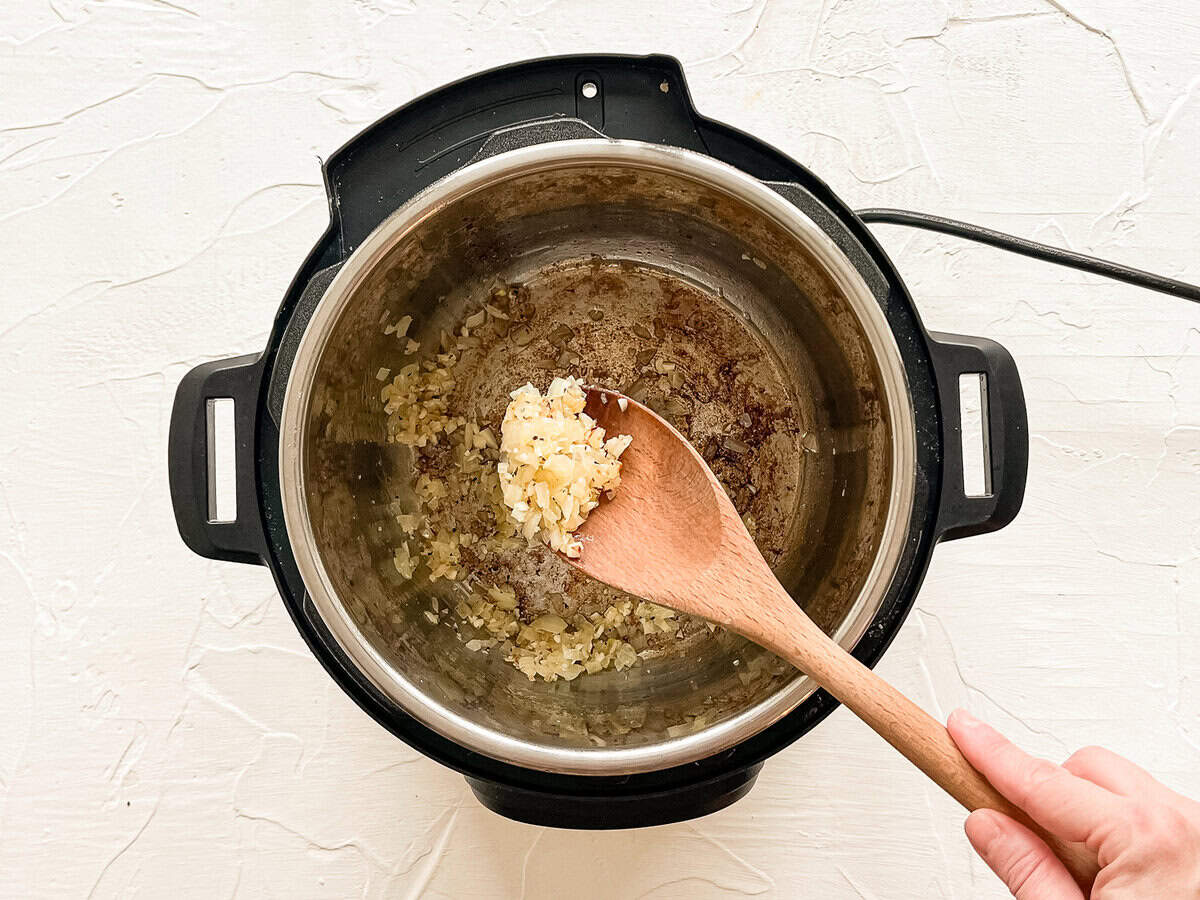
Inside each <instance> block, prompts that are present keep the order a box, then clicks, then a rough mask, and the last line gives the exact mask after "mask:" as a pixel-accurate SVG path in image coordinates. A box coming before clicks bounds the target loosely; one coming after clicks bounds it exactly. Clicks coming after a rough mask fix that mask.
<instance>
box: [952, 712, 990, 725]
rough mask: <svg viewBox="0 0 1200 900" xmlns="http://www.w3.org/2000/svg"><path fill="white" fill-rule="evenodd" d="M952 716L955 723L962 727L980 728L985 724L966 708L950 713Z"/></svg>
mask: <svg viewBox="0 0 1200 900" xmlns="http://www.w3.org/2000/svg"><path fill="white" fill-rule="evenodd" d="M950 718H952V719H953V720H954V724H956V725H958V726H960V727H962V728H978V727H979V726H980V725H982V724H983V723H982V722H980V721H979V720H978V719H977V718H975V717H974V716H973V715H971V714H970V713H969V712H967V711H966V710H965V709H956V710H955V711H954V712H952V713H950Z"/></svg>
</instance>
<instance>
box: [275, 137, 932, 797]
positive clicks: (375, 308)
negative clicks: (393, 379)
mask: <svg viewBox="0 0 1200 900" xmlns="http://www.w3.org/2000/svg"><path fill="white" fill-rule="evenodd" d="M498 283H503V284H512V285H520V286H521V288H520V289H521V290H522V291H523V292H524V296H525V298H526V300H527V301H528V303H529V304H530V305H531V308H535V309H536V311H537V315H536V317H535V318H534V319H533V320H532V321H531V322H530V323H529V329H530V332H531V340H530V341H529V343H528V344H527V345H525V346H524V347H522V348H520V349H519V350H518V351H513V350H511V349H509V350H504V351H501V350H498V349H495V348H489V347H482V348H481V349H480V350H479V351H468V352H467V356H464V359H463V362H462V369H463V374H462V375H461V377H460V378H459V386H458V387H457V388H456V395H457V398H456V399H457V402H458V403H460V404H461V405H462V406H463V408H465V409H469V410H470V411H471V412H472V413H473V414H475V415H478V416H480V417H481V420H482V421H487V422H490V423H491V424H492V425H493V426H494V427H496V428H497V429H498V425H499V413H500V412H502V411H503V408H504V404H505V403H506V402H507V393H508V391H510V390H511V389H512V388H514V387H516V386H519V385H520V384H523V383H524V382H525V381H533V382H534V383H535V384H538V385H540V386H544V385H545V383H546V382H547V381H548V380H549V377H550V376H551V375H552V374H554V373H553V372H552V371H551V369H553V368H555V366H556V365H561V363H551V362H549V361H548V357H553V355H554V353H556V352H558V350H559V348H558V346H557V344H556V343H555V341H554V338H553V335H552V334H551V333H552V332H553V330H554V329H555V328H558V327H559V326H561V325H563V324H566V325H567V327H568V328H570V330H571V333H572V338H571V340H572V344H571V349H572V350H573V352H574V354H575V357H577V358H573V359H572V361H571V362H570V363H569V369H570V371H572V372H575V373H576V374H580V375H581V376H583V377H584V378H585V379H588V380H590V381H595V382H597V383H602V384H606V385H608V386H612V387H617V388H627V387H631V386H632V387H633V388H634V389H636V390H641V391H644V392H646V394H647V399H648V401H649V402H651V403H652V405H653V404H654V403H658V404H664V403H665V402H666V397H667V396H673V397H675V398H676V401H675V404H674V405H671V406H669V410H668V411H669V412H671V414H672V415H673V416H674V417H675V420H676V424H678V425H680V426H681V427H683V428H684V430H685V433H690V435H691V436H692V438H693V440H694V442H696V443H697V445H698V446H699V447H700V448H701V450H702V452H705V455H706V456H707V457H709V458H710V459H711V460H712V464H713V466H714V470H716V471H717V473H718V475H720V476H721V477H722V479H723V480H724V481H725V483H726V487H727V488H728V489H730V492H731V495H733V496H734V497H735V499H737V500H738V502H739V508H740V509H741V508H744V509H743V511H746V512H748V513H749V514H750V516H751V517H752V520H753V522H754V526H755V527H754V531H755V536H756V540H758V542H759V545H760V548H762V549H763V551H764V554H765V555H766V556H767V557H768V559H769V560H770V561H771V562H772V564H773V566H774V567H775V570H776V573H777V574H778V575H779V577H780V579H781V581H782V582H783V583H784V585H785V586H786V587H788V589H789V590H790V591H791V592H792V594H793V596H794V597H795V598H796V600H797V601H798V602H799V603H801V604H802V605H803V606H804V608H805V609H806V610H807V611H808V612H809V614H810V615H812V616H813V618H814V619H815V620H816V621H817V622H818V623H819V624H820V625H821V626H822V627H823V628H824V629H825V630H826V631H828V632H829V633H830V634H832V635H834V636H835V637H836V639H837V640H838V641H839V642H840V643H841V644H842V645H843V646H845V647H847V648H850V647H853V645H854V644H855V643H856V641H857V640H858V639H859V638H860V637H861V636H862V634H863V633H864V631H865V630H866V628H867V626H868V625H869V623H870V622H871V620H872V618H873V616H874V615H875V613H876V612H877V611H878V609H879V606H880V603H881V602H882V600H883V598H884V596H885V594H886V591H887V589H888V585H889V582H890V579H891V577H892V575H893V572H894V570H895V567H896V565H897V562H898V559H899V556H900V552H901V549H902V544H903V542H904V540H905V535H906V533H907V523H908V521H909V515H910V511H911V506H912V497H913V486H914V478H915V475H914V452H915V451H914V446H913V442H914V425H913V413H912V407H911V402H910V397H909V392H908V389H907V385H906V381H905V375H904V368H903V365H902V362H901V359H900V354H899V351H898V349H897V347H896V344H895V341H894V339H893V337H892V334H891V332H890V330H889V329H888V326H887V323H886V321H885V319H884V317H883V315H882V312H881V310H880V308H879V307H878V304H877V302H876V301H875V299H874V298H873V296H872V294H871V293H870V291H869V290H868V288H867V285H866V283H865V282H864V281H863V279H862V277H861V276H860V274H859V273H858V272H857V270H856V269H855V267H854V266H853V264H852V263H851V262H850V260H849V259H848V258H847V257H846V256H845V254H843V253H842V252H841V250H839V249H838V248H837V246H836V245H835V244H834V243H833V242H832V241H831V240H830V238H829V237H828V236H827V235H826V234H825V233H824V232H823V231H822V230H821V229H820V228H819V227H818V226H817V225H816V224H815V223H814V222H813V221H812V220H810V219H809V218H808V217H806V216H805V215H804V214H802V213H801V212H800V211H799V210H798V209H796V208H795V207H794V206H793V205H792V204H790V203H789V202H787V201H786V200H785V199H783V198H782V197H781V196H780V195H778V194H777V193H775V192H774V191H773V190H771V189H770V188H769V187H767V186H765V185H763V184H762V183H760V182H758V181H756V180H754V179H753V178H751V177H749V176H748V175H746V174H744V173H743V172H741V171H739V170H738V169H735V168H733V167H730V166H728V165H726V164H724V163H721V162H718V161H715V160H713V159H711V158H709V157H706V156H702V155H698V154H695V153H691V152H688V151H684V150H678V149H672V148H664V147H661V146H656V145H651V144H644V143H638V142H629V141H609V140H602V139H598V140H581V141H565V142H560V143H553V144H541V145H537V146H533V147H527V148H523V149H518V150H512V151H509V152H506V153H502V154H499V155H496V156H493V157H490V158H487V159H484V160H482V161H479V162H476V163H474V164H472V165H469V166H467V167H465V168H463V169H460V170H458V171H457V172H455V173H454V174H452V175H450V176H449V177H447V178H446V179H445V180H443V181H441V182H438V183H437V184H435V185H433V186H432V187H431V188H429V189H428V190H426V191H425V192H423V193H422V194H420V195H418V196H417V197H415V198H414V199H412V200H411V201H409V202H408V203H407V204H405V205H404V206H403V207H402V208H401V209H400V210H398V211H397V212H396V213H395V214H393V215H392V216H391V217H390V218H388V219H387V220H386V221H385V222H384V223H383V224H382V225H380V226H379V227H378V228H377V229H376V230H375V231H374V232H373V233H372V234H371V235H370V236H369V237H368V238H367V239H366V240H365V241H364V242H363V244H362V245H361V246H360V247H359V248H358V250H356V251H355V252H354V254H353V255H352V256H351V257H350V258H349V259H348V260H347V262H346V263H345V265H344V266H343V267H342V269H341V270H340V271H339V273H338V274H337V276H336V277H335V278H334V280H333V282H332V283H331V285H330V286H329V288H328V290H327V291H326V292H325V294H324V296H323V297H322V299H321V301H320V303H319V304H318V306H317V308H316V310H315V312H314V314H313V316H312V318H311V321H310V322H309V324H308V326H307V329H306V330H305V332H304V334H303V337H302V339H301V342H300V346H299V349H298V351H297V354H296V358H295V363H294V366H293V369H292V371H291V373H290V376H289V380H288V385H287V392H286V397H285V400H284V405H283V415H282V421H281V434H282V439H281V441H280V460H279V463H280V472H281V476H282V478H281V481H282V491H283V505H284V514H285V522H286V526H287V531H288V536H289V539H290V542H291V545H292V548H293V550H294V553H295V557H296V563H297V565H298V567H299V570H300V573H301V575H302V577H303V580H304V583H305V586H306V588H307V590H308V592H309V594H310V596H311V598H312V601H313V604H314V606H315V608H316V609H317V610H318V612H319V613H320V615H321V617H322V618H323V620H324V622H325V623H326V625H327V627H328V628H329V630H330V632H331V633H332V635H333V636H334V637H335V639H336V640H337V641H338V642H339V644H340V645H341V647H342V648H343V650H344V651H345V653H346V654H347V655H348V657H349V658H350V660H351V661H352V662H353V663H354V664H355V665H356V666H357V667H358V668H359V669H360V670H361V671H362V672H363V673H364V674H365V676H366V677H367V678H369V679H370V680H371V681H372V682H373V683H374V684H375V686H376V687H377V688H378V689H379V690H380V691H382V692H383V693H384V694H386V695H387V696H388V697H390V698H392V699H393V700H394V701H395V702H396V703H397V704H399V705H400V706H401V707H402V708H404V709H405V710H406V711H407V712H408V713H409V714H411V715H412V716H414V717H415V718H417V719H418V720H419V721H421V722H422V723H424V724H425V725H427V726H428V727H430V728H432V729H433V730H435V731H437V732H439V733H440V734H442V735H444V736H445V737H447V738H449V739H451V740H453V741H455V742H457V743H459V744H461V745H463V746H465V747H469V748H470V749H472V750H474V751H477V752H479V753H482V754H485V755H487V756H490V757H493V758H495V759H499V760H503V761H506V762H509V763H513V764H517V765H522V766H526V767H530V768H534V769H540V770H544V771H553V772H562V773H573V774H586V775H613V774H621V773H634V772H646V771H652V770H655V769H662V768H666V767H669V766H673V765H678V764H682V763H686V762H689V761H694V760H698V759H702V758H705V757H708V756H710V755H712V754H714V753H717V752H719V751H721V750H722V749H725V748H728V747H730V746H732V745H734V744H736V743H737V742H739V741H741V740H744V739H745V738H747V737H749V736H751V735H753V734H756V733H758V732H760V731H762V730H763V729H765V728H767V727H768V726H769V725H771V724H772V723H774V722H775V721H777V720H778V719H780V718H782V717H783V716H784V715H786V714H787V713H788V712H789V711H791V710H792V709H794V708H795V707H796V706H797V705H799V704H800V703H801V702H803V701H804V699H805V698H806V697H807V696H808V695H809V694H810V693H811V692H812V691H813V690H814V686H813V685H812V683H811V682H810V681H809V680H808V679H807V678H806V677H804V676H803V675H801V674H800V673H798V672H796V671H795V670H794V669H791V668H790V667H787V666H784V665H783V664H782V663H780V662H779V661H778V660H775V659H774V657H771V656H770V655H769V654H767V653H766V651H764V650H761V649H760V648H757V647H755V646H754V645H751V644H749V643H748V642H746V641H745V640H743V639H742V638H740V637H737V636H735V635H731V634H727V633H724V632H722V631H720V630H718V631H716V632H710V631H709V630H708V629H707V628H704V627H698V626H696V625H695V624H693V625H691V626H689V627H688V628H685V629H684V630H683V631H682V632H681V635H680V637H679V639H678V640H677V641H676V642H675V643H673V644H672V645H671V646H670V647H668V648H667V649H665V650H663V651H661V652H656V653H653V654H650V656H649V657H648V658H646V659H643V660H641V662H640V663H639V664H638V665H636V666H635V667H633V668H630V669H626V670H624V671H621V672H616V671H612V670H608V671H605V672H601V673H597V674H594V675H585V676H582V677H580V678H578V679H576V680H574V681H571V682H565V681H556V682H552V683H547V682H545V681H541V680H538V681H533V682H531V681H529V680H528V679H527V678H526V677H525V676H524V675H523V674H522V673H520V672H518V671H517V670H516V669H515V668H513V667H512V666H511V665H510V664H508V663H506V662H505V661H504V660H503V659H501V658H499V656H497V655H496V654H488V653H484V652H474V651H470V650H468V649H466V647H465V646H464V644H463V643H462V641H461V640H460V638H459V637H458V636H457V635H456V634H455V632H454V630H453V628H452V627H450V625H449V624H447V622H446V621H445V620H444V619H443V620H442V621H439V623H438V624H431V623H430V622H429V621H428V620H427V617H426V616H425V612H426V611H427V610H429V609H430V605H431V602H432V601H437V602H438V605H439V608H441V609H445V608H446V607H447V606H448V605H449V606H452V605H453V602H454V598H455V596H456V595H455V592H456V591H462V590H464V589H465V588H464V587H463V586H462V585H460V584H452V583H447V582H445V581H439V582H437V583H436V584H433V585H430V584H429V583H428V581H427V580H426V579H425V578H424V577H423V576H422V574H421V572H420V571H419V572H418V573H417V575H416V577H415V578H414V579H413V580H411V581H405V580H404V579H402V578H401V577H400V576H399V575H398V574H397V572H396V569H395V567H394V566H393V564H392V554H393V549H394V547H395V546H396V542H397V541H398V540H400V539H401V538H402V534H401V533H400V531H399V527H398V525H397V523H396V521H395V518H394V510H395V506H394V503H396V502H401V501H403V499H404V498H405V497H409V496H411V490H412V480H413V457H412V455H411V452H410V451H409V450H408V449H406V448H403V447H401V446H399V445H397V444H391V443H388V442H387V441H386V432H385V418H384V415H383V413H382V409H381V402H380V398H379V393H380V388H381V386H382V385H381V382H380V381H378V380H377V379H376V373H377V371H378V370H379V369H380V368H391V369H397V368H399V366H401V365H403V363H404V362H405V361H406V360H404V358H403V356H402V353H401V348H400V342H398V341H397V339H396V338H395V337H394V336H391V335H387V334H385V333H384V331H383V328H382V326H381V324H380V323H381V321H383V320H384V319H387V320H388V321H393V322H394V321H395V320H396V318H398V317H399V316H400V315H404V314H410V315H412V316H413V326H412V329H411V332H410V333H411V334H412V335H413V336H415V337H417V338H418V339H423V342H424V343H425V344H426V346H428V345H429V344H430V343H433V342H436V338H437V335H439V334H440V332H441V330H442V329H444V328H448V327H452V326H453V325H454V324H455V323H457V322H459V321H461V320H462V318H463V316H464V315H465V314H466V313H469V312H472V311H475V310H478V309H479V308H480V307H481V306H482V304H483V303H484V301H485V300H486V299H487V298H488V296H489V294H490V292H491V291H492V290H493V289H494V287H495V286H496V285H497V284H498ZM639 326H640V328H639ZM646 332H649V334H650V338H649V339H647V338H646V337H644V334H645V333H646ZM560 343H561V342H560ZM651 346H653V347H656V348H658V349H659V350H660V351H661V352H669V353H670V354H671V355H672V357H673V358H675V359H677V360H681V361H682V362H681V368H682V369H683V371H685V372H686V373H687V376H688V377H687V379H686V384H685V385H684V386H683V387H680V388H678V389H677V390H675V391H672V392H670V394H669V395H668V394H663V393H662V392H659V393H656V391H657V390H658V388H657V387H656V383H654V382H653V381H651V382H650V383H648V384H647V383H642V384H639V383H637V358H638V357H637V354H638V353H639V352H643V351H644V350H646V349H648V348H649V347H651ZM472 352H474V353H475V356H474V357H472V358H468V357H469V356H470V354H471V353H472ZM630 379H633V383H632V385H631V384H629V383H628V381H629V380H630ZM739 429H740V430H739ZM531 553H532V554H535V555H533V556H531V559H533V560H534V562H533V563H531V564H530V568H529V569H527V570H525V571H515V572H514V571H510V572H509V573H508V574H509V575H510V576H515V577H518V578H524V579H526V580H525V582H524V585H525V589H526V591H527V592H528V593H529V594H530V601H531V603H533V604H534V605H536V602H537V601H538V599H539V598H538V596H535V595H537V594H538V593H539V592H540V591H543V590H545V588H546V586H547V585H550V586H554V585H556V584H557V582H556V581H555V579H556V578H557V577H558V573H557V570H555V569H554V566H555V565H558V566H562V568H563V569H566V568H567V567H566V566H565V565H564V564H562V563H561V562H560V561H558V560H555V559H553V558H547V557H548V554H545V553H541V554H540V555H536V554H538V553H540V551H537V550H534V551H531ZM570 588H571V591H572V596H574V594H575V593H579V594H581V595H582V596H584V597H586V596H587V592H588V591H589V590H594V589H595V588H591V587H588V586H586V585H580V584H571V585H570ZM696 717H700V718H699V722H700V723H701V724H700V725H694V724H693V725H692V726H689V725H688V723H689V722H692V723H694V722H695V721H696Z"/></svg>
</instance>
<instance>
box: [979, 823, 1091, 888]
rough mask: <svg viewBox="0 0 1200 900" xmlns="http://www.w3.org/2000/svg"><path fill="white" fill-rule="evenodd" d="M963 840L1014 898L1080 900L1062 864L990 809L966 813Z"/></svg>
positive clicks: (1037, 840)
mask: <svg viewBox="0 0 1200 900" xmlns="http://www.w3.org/2000/svg"><path fill="white" fill-rule="evenodd" d="M966 831H967V840H969V841H970V842H971V846H972V847H974V848H975V850H976V852H977V853H978V854H979V855H980V856H981V857H983V861H984V862H985V863H987V864H988V868H990V869H991V870H992V871H993V872H995V873H996V874H997V875H999V876H1000V880H1001V881H1003V882H1004V883H1005V884H1006V885H1008V889H1009V890H1010V891H1012V895H1013V896H1014V897H1016V898H1017V900H1084V897H1083V892H1082V891H1081V890H1080V889H1079V886H1078V885H1077V884H1075V881H1074V879H1072V878H1071V875H1070V873H1069V872H1067V870H1066V867H1064V866H1063V864H1062V863H1061V862H1059V859H1058V857H1057V856H1055V855H1054V854H1053V853H1051V852H1050V848H1049V847H1047V846H1046V845H1045V843H1043V841H1042V839H1041V838H1039V837H1038V836H1037V835H1035V834H1034V833H1033V832H1032V831H1030V830H1029V829H1028V828H1026V827H1025V826H1024V825H1021V824H1020V823H1018V822H1014V821H1013V820H1012V819H1010V818H1009V817H1008V816H1006V815H1004V814H1003V813H998V812H996V811H995V810H992V809H977V810H976V811H975V812H973V813H971V814H970V815H969V816H967V823H966Z"/></svg>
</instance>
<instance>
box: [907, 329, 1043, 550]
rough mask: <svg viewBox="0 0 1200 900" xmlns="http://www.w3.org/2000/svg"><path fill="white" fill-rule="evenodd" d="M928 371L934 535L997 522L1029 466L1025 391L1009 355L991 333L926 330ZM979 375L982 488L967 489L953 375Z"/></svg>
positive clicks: (962, 533) (1021, 490)
mask: <svg viewBox="0 0 1200 900" xmlns="http://www.w3.org/2000/svg"><path fill="white" fill-rule="evenodd" d="M931 337H932V338H933V342H932V344H931V346H930V353H931V356H932V357H933V367H934V375H935V377H936V379H937V392H938V399H939V403H940V406H941V413H942V434H943V438H944V440H943V442H942V446H943V453H944V454H945V456H944V462H943V466H942V496H941V501H940V503H939V505H938V518H937V529H938V534H939V539H940V540H954V539H955V538H961V537H968V536H970V535H973V534H983V533H985V532H988V531H996V530H998V529H1000V528H1003V527H1004V526H1005V525H1007V524H1008V523H1009V522H1011V521H1012V520H1013V518H1014V517H1015V516H1016V514H1017V512H1018V511H1019V510H1020V509H1021V501H1022V500H1023V499H1024V497H1025V478H1026V475H1027V473H1028V471H1029V420H1028V417H1027V414H1026V411H1025V392H1024V391H1023V390H1022V389H1021V376H1020V375H1019V373H1018V372H1017V364H1016V362H1014V361H1013V358H1012V355H1011V354H1010V353H1009V352H1008V351H1007V350H1005V349H1004V348H1003V347H1002V346H1000V345H999V344H997V343H996V342H995V341H990V340H988V339H987V338H980V337H966V336H964V335H958V334H940V333H938V332H934V333H932V334H931ZM974 374H978V375H980V376H982V383H981V385H980V388H981V390H980V395H981V399H982V401H983V403H982V412H983V420H984V421H983V438H984V458H985V459H984V463H985V465H986V466H987V467H988V471H986V472H985V475H986V476H987V477H986V478H985V488H984V489H985V493H984V494H982V495H980V496H968V494H967V493H966V488H965V485H964V482H963V445H962V409H961V404H960V400H959V377H960V376H962V375H974Z"/></svg>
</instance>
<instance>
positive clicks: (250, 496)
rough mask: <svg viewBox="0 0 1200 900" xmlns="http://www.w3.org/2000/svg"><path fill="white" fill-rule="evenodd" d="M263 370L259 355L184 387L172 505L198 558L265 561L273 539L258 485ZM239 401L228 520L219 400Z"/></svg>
mask: <svg viewBox="0 0 1200 900" xmlns="http://www.w3.org/2000/svg"><path fill="white" fill-rule="evenodd" d="M261 382H262V365H261V362H260V358H259V356H258V355H257V354H251V355H249V356H239V357H235V358H233V359H220V360H215V361H213V362H208V363H204V364H203V365H200V366H196V368H194V369H192V370H191V371H190V372H188V373H187V374H186V375H185V376H183V381H181V382H180V383H179V387H178V388H177V389H176V391H175V404H174V406H173V407H172V409H171V430H170V435H169V437H168V438H167V471H168V474H169V477H170V482H171V505H172V506H173V507H174V509H175V523H176V525H177V526H178V527H179V534H180V536H181V537H182V538H183V541H184V543H185V544H187V545H188V546H189V547H190V548H191V549H192V550H193V551H194V552H196V553H198V554H199V555H201V556H203V557H207V558H208V559H220V560H226V561H228V562H241V563H259V564H261V563H262V562H263V556H264V552H265V540H264V537H263V528H262V521H261V519H260V518H259V513H258V496H257V492H256V490H255V478H254V428H255V418H256V415H257V413H256V406H257V400H258V392H259V387H260V385H261ZM221 400H232V401H233V436H234V441H233V443H234V452H233V459H232V461H231V464H232V469H233V476H234V479H235V485H234V501H235V504H236V506H235V509H234V512H233V515H232V517H231V518H229V519H228V520H223V519H221V518H219V517H218V511H217V504H216V496H217V494H216V492H217V484H216V479H215V475H216V462H217V451H216V446H215V437H216V435H215V428H214V425H215V416H214V413H215V411H216V404H217V401H221Z"/></svg>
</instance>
